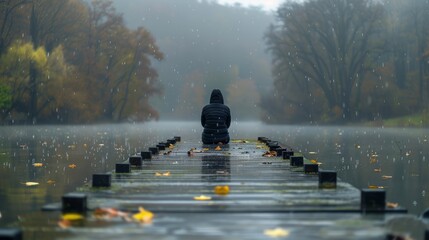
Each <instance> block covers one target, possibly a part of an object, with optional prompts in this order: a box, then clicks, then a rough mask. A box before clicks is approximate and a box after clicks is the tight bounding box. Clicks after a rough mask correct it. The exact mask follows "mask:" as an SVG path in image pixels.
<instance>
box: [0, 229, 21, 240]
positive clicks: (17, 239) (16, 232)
mask: <svg viewBox="0 0 429 240" xmlns="http://www.w3.org/2000/svg"><path fill="white" fill-rule="evenodd" d="M0 239H2V240H21V239H22V230H21V229H18V228H0Z"/></svg>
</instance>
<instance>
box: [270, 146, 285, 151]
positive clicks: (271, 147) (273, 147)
mask: <svg viewBox="0 0 429 240" xmlns="http://www.w3.org/2000/svg"><path fill="white" fill-rule="evenodd" d="M280 148H282V147H280V146H278V145H277V146H270V151H276V152H277V149H280Z"/></svg>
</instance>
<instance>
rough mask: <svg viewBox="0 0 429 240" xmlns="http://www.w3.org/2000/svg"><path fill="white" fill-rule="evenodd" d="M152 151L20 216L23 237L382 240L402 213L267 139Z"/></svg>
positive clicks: (379, 194)
mask: <svg viewBox="0 0 429 240" xmlns="http://www.w3.org/2000/svg"><path fill="white" fill-rule="evenodd" d="M175 140H176V141H175ZM178 140H181V141H178ZM162 145H164V146H165V147H166V148H165V150H159V148H151V149H149V151H148V150H147V149H145V150H143V152H141V153H139V154H138V155H136V156H130V159H129V162H128V161H127V162H126V163H119V162H118V164H117V166H116V170H115V171H112V172H111V173H107V174H106V173H100V174H95V175H94V177H93V181H92V183H91V184H90V185H89V186H84V187H82V188H80V189H77V191H76V193H71V194H67V195H65V196H64V197H63V199H62V203H61V202H60V201H61V200H60V199H59V202H60V203H54V204H49V205H47V206H45V208H44V210H45V211H41V212H40V213H33V214H29V215H28V216H25V217H23V220H22V222H21V223H20V226H19V227H20V228H21V229H22V231H23V233H24V239H104V240H106V239H204V240H207V239H273V238H276V239H277V238H278V239H283V238H287V239H386V237H387V239H389V238H388V236H393V235H394V234H397V233H395V232H394V229H391V226H390V225H389V222H390V221H392V220H394V219H396V218H398V217H401V216H405V215H406V214H405V213H406V211H405V210H404V209H401V208H400V207H397V206H392V205H388V204H387V205H386V200H385V193H384V190H378V189H376V190H371V189H369V190H364V191H362V192H361V190H358V189H356V188H354V187H353V186H351V185H350V184H348V183H345V182H341V181H337V179H336V174H335V172H332V171H321V169H320V167H322V168H323V165H321V166H320V167H319V164H318V163H317V162H316V161H314V160H313V161H312V159H307V158H306V157H305V156H303V155H302V154H300V153H293V155H292V153H291V152H290V151H291V149H290V148H289V147H286V146H284V145H281V144H279V143H276V142H273V141H270V140H269V139H267V138H260V139H259V141H257V140H256V139H255V140H253V139H252V140H233V141H232V142H231V143H230V144H228V145H219V146H217V145H201V144H198V140H195V141H194V140H192V139H191V140H187V139H180V138H178V137H176V138H175V139H170V140H169V141H168V143H167V142H166V143H163V144H161V145H159V146H158V147H160V148H161V149H162V148H163V146H162ZM276 145H278V147H276ZM270 148H271V150H272V152H271V153H270ZM156 150H159V153H158V154H156ZM149 152H151V154H149ZM274 152H278V153H279V154H278V155H281V156H273V155H275V154H274ZM286 152H289V154H287V153H286ZM152 153H155V154H152ZM283 155H284V156H283ZM291 158H293V159H291ZM300 160H303V161H302V162H300ZM129 163H131V165H129ZM128 169H130V172H129V173H127V172H128ZM121 172H122V173H121ZM324 174H326V175H325V176H324V177H327V178H326V179H322V177H323V176H322V175H324ZM333 174H334V175H333ZM333 176H335V177H334V178H333ZM141 208H144V210H143V209H141ZM139 209H140V210H139ZM151 214H153V215H151ZM422 234H423V233H422ZM392 239H393V238H392Z"/></svg>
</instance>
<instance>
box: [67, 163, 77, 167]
mask: <svg viewBox="0 0 429 240" xmlns="http://www.w3.org/2000/svg"><path fill="white" fill-rule="evenodd" d="M76 167H77V166H76V164H69V168H76Z"/></svg>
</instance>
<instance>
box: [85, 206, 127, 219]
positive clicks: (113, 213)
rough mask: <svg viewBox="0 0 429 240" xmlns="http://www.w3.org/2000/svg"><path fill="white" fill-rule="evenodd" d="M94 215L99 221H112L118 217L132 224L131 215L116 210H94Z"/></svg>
mask: <svg viewBox="0 0 429 240" xmlns="http://www.w3.org/2000/svg"><path fill="white" fill-rule="evenodd" d="M93 215H94V217H95V218H98V219H107V220H109V219H112V218H116V217H121V218H123V219H124V220H126V221H128V222H131V221H132V219H131V218H130V214H129V213H127V212H123V211H119V210H117V209H115V208H97V209H95V210H94V212H93Z"/></svg>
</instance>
